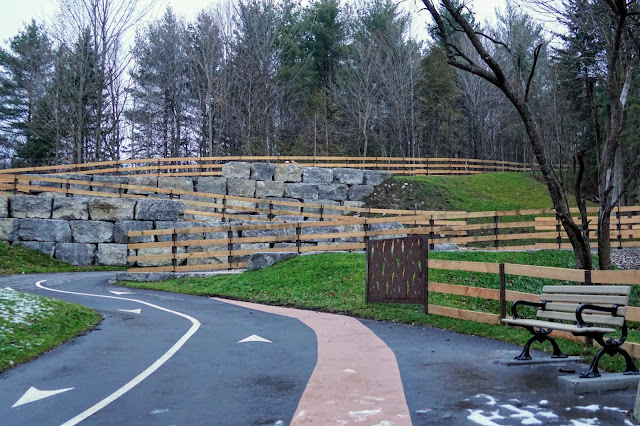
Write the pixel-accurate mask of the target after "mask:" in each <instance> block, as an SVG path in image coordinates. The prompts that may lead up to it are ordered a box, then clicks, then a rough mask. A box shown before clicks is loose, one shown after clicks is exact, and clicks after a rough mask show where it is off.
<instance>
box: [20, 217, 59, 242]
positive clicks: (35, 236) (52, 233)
mask: <svg viewBox="0 0 640 426" xmlns="http://www.w3.org/2000/svg"><path fill="white" fill-rule="evenodd" d="M18 235H19V236H20V239H21V240H22V241H47V242H56V243H70V242H71V227H70V226H69V222H68V221H66V220H57V219H51V220H47V219H23V220H21V221H20V227H19V229H18Z"/></svg>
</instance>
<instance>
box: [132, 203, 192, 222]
mask: <svg viewBox="0 0 640 426" xmlns="http://www.w3.org/2000/svg"><path fill="white" fill-rule="evenodd" d="M186 209H187V206H186V204H185V203H183V202H182V201H174V200H153V199H143V200H139V201H138V204H137V205H136V214H135V218H136V219H137V220H170V221H176V220H180V219H182V218H183V216H184V211H185V210H186Z"/></svg>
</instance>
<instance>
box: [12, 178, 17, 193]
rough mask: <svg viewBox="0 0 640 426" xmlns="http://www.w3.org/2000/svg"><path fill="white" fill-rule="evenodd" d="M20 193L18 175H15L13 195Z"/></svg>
mask: <svg viewBox="0 0 640 426" xmlns="http://www.w3.org/2000/svg"><path fill="white" fill-rule="evenodd" d="M16 194H18V175H13V195H16Z"/></svg>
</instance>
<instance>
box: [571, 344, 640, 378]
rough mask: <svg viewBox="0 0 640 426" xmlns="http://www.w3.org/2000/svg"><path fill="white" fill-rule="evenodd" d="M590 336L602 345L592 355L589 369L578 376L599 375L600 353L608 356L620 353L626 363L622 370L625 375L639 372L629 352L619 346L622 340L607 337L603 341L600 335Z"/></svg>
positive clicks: (590, 376) (591, 376)
mask: <svg viewBox="0 0 640 426" xmlns="http://www.w3.org/2000/svg"><path fill="white" fill-rule="evenodd" d="M590 337H593V339H594V340H595V341H596V342H598V343H599V344H600V345H601V346H602V349H600V350H599V351H598V353H597V354H596V356H595V357H593V361H591V365H590V366H589V370H587V371H585V372H584V373H582V374H580V377H582V378H583V379H588V378H593V377H600V372H599V371H598V363H599V362H600V358H602V355H604V354H607V355H609V356H614V355H616V354H620V355H622V356H623V357H624V360H625V362H626V364H627V365H626V371H625V372H624V374H625V375H627V376H632V375H637V374H640V371H638V367H636V365H635V363H634V362H633V359H631V356H630V355H629V352H627V351H626V350H625V349H622V348H621V347H620V345H621V344H622V343H623V342H624V341H618V340H614V339H609V340H607V341H606V342H605V341H604V339H603V338H602V335H597V336H590Z"/></svg>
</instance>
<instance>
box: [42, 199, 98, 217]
mask: <svg viewBox="0 0 640 426" xmlns="http://www.w3.org/2000/svg"><path fill="white" fill-rule="evenodd" d="M51 218H52V219H63V220H88V219H89V202H88V200H87V199H86V198H82V197H73V198H66V197H56V198H54V199H53V213H52V215H51Z"/></svg>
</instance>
